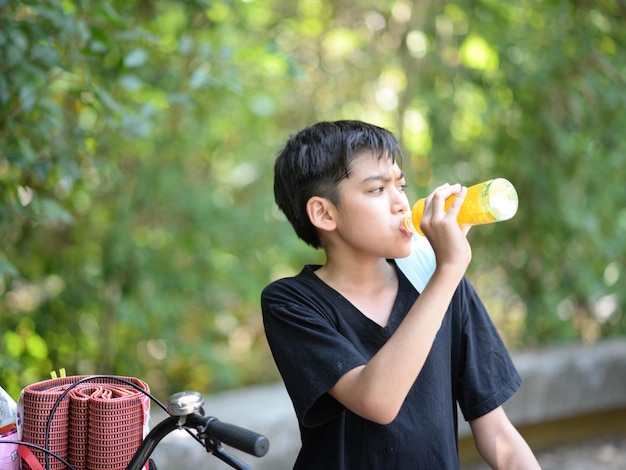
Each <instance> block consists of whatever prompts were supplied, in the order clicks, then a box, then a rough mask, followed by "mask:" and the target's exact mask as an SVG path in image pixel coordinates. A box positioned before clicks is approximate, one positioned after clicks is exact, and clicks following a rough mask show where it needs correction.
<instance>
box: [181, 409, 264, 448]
mask: <svg viewBox="0 0 626 470" xmlns="http://www.w3.org/2000/svg"><path fill="white" fill-rule="evenodd" d="M189 418H192V419H194V420H195V419H198V418H199V419H200V420H204V419H206V428H205V431H204V432H205V433H206V434H207V435H208V437H209V438H210V439H215V440H217V441H220V442H223V443H224V444H226V445H228V446H231V447H234V448H235V449H239V450H241V451H243V452H245V453H246V454H250V455H254V456H255V457H263V456H264V455H265V454H267V451H268V450H269V446H270V443H269V441H268V440H267V437H265V436H262V435H261V434H257V433H256V432H254V431H250V430H248V429H245V428H241V427H239V426H235V425H234V424H229V423H224V422H222V421H220V420H219V419H217V418H213V417H209V418H208V419H207V418H204V417H203V416H199V415H197V414H196V415H191V416H189V417H188V419H189Z"/></svg>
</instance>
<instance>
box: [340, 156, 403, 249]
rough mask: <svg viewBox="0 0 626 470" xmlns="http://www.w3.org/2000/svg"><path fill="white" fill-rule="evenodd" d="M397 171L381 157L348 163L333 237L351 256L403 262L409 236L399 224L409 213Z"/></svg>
mask: <svg viewBox="0 0 626 470" xmlns="http://www.w3.org/2000/svg"><path fill="white" fill-rule="evenodd" d="M405 188H406V183H405V179H404V173H403V172H402V170H401V169H400V167H399V166H398V165H397V164H396V163H394V162H392V161H391V159H389V158H386V157H385V156H383V157H382V158H378V156H377V155H374V154H372V153H371V152H364V153H362V154H360V155H358V156H356V157H355V158H354V160H353V161H352V165H351V169H350V175H349V177H348V178H345V179H344V180H342V181H341V182H340V183H339V190H340V194H341V202H340V205H339V207H337V211H338V218H337V234H338V235H339V236H340V239H341V240H343V243H344V244H346V245H347V246H346V247H347V248H352V249H353V250H355V254H361V255H373V256H376V257H382V258H403V257H405V256H408V255H409V254H410V252H411V239H412V237H413V234H412V233H411V232H409V231H408V230H406V228H405V227H404V224H403V220H404V216H405V214H406V213H407V212H408V211H410V206H409V201H408V199H407V196H406V194H405Z"/></svg>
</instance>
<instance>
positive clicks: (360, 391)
mask: <svg viewBox="0 0 626 470" xmlns="http://www.w3.org/2000/svg"><path fill="white" fill-rule="evenodd" d="M465 193H466V191H465V189H464V188H463V189H461V187H460V186H458V185H455V186H448V185H444V186H442V187H440V188H438V189H437V190H435V191H434V192H433V194H431V196H429V198H427V200H426V204H425V210H424V217H423V218H422V224H421V228H422V230H423V231H424V233H425V234H426V236H427V237H428V239H429V241H430V242H431V245H432V247H433V250H434V251H435V255H436V257H437V268H436V269H435V272H434V273H433V276H432V277H431V279H430V281H429V283H428V285H427V286H426V287H425V288H424V291H423V292H422V293H421V294H420V296H419V297H418V299H417V301H416V302H415V304H414V305H413V307H412V308H411V310H410V311H409V312H408V314H407V315H406V317H405V319H404V321H403V322H402V324H401V325H400V326H399V327H398V329H397V330H396V332H395V333H394V334H393V336H392V337H391V338H390V339H389V341H387V343H386V344H385V345H384V346H383V347H382V348H381V349H380V351H378V353H376V355H374V357H372V359H371V360H370V361H369V362H368V363H367V364H366V365H364V366H360V367H356V368H354V369H352V370H350V371H349V372H347V373H346V374H344V375H343V376H342V377H341V378H340V379H339V380H338V382H337V383H336V384H335V386H334V387H333V388H331V389H330V390H329V393H330V395H332V396H333V397H334V398H335V399H336V400H338V401H339V402H340V403H342V404H343V405H344V406H345V407H346V408H348V409H350V410H351V411H352V412H354V413H356V414H358V415H359V416H361V417H364V418H366V419H369V420H370V421H374V422H376V423H379V424H388V423H390V422H391V421H393V420H394V419H395V417H396V416H397V414H398V412H399V410H400V407H401V406H402V404H403V403H404V400H405V399H406V396H407V394H408V393H409V390H410V388H411V387H412V385H413V383H414V382H415V380H416V378H417V376H418V375H419V373H420V372H421V370H422V366H423V365H424V363H425V362H426V358H427V357H428V354H429V353H430V350H431V347H432V344H433V341H434V339H435V336H436V334H437V331H438V330H439V327H440V325H441V322H442V321H443V317H444V316H445V314H446V311H447V310H448V305H449V304H450V301H451V300H452V297H453V295H454V292H455V291H456V288H457V286H458V284H459V282H460V281H461V279H462V278H463V275H464V274H465V270H466V269H467V265H468V264H469V261H470V259H471V248H470V246H469V243H468V241H467V238H466V234H467V230H462V229H460V228H459V226H458V225H457V222H456V216H457V214H458V211H459V208H460V206H461V205H462V204H463V200H464V199H465ZM451 194H458V196H457V198H456V199H455V200H454V202H453V204H452V205H451V206H450V208H449V210H448V211H447V212H446V211H445V210H444V201H445V199H447V198H448V197H449V196H450V195H451Z"/></svg>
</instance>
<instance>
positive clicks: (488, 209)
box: [404, 178, 518, 235]
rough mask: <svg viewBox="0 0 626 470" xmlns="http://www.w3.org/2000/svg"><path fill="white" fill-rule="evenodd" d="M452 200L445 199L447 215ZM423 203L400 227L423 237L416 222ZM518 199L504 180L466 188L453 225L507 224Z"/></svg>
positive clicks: (420, 217) (453, 197)
mask: <svg viewBox="0 0 626 470" xmlns="http://www.w3.org/2000/svg"><path fill="white" fill-rule="evenodd" d="M455 198H456V196H451V197H449V198H448V199H446V202H445V204H444V208H445V210H446V211H447V210H448V209H449V208H450V205H451V204H452V202H453V201H454V199H455ZM424 202H425V199H420V200H419V201H417V202H416V203H415V204H414V205H413V209H412V210H411V213H410V214H407V215H406V217H405V219H404V226H405V227H406V228H407V229H408V230H410V231H412V232H414V233H419V234H420V235H424V234H423V233H422V231H421V230H420V228H419V226H420V222H421V220H422V214H423V213H424ZM517 206H518V197H517V191H515V187H514V186H513V185H512V184H511V182H510V181H508V180H506V179H504V178H496V179H492V180H489V181H485V182H483V183H479V184H475V185H474V186H470V187H469V188H467V195H466V196H465V201H464V202H463V205H462V206H461V210H460V211H459V215H458V217H457V221H458V223H459V226H461V227H462V226H464V225H483V224H489V223H492V222H501V221H503V220H509V219H510V218H512V217H513V216H514V215H515V213H516V212H517Z"/></svg>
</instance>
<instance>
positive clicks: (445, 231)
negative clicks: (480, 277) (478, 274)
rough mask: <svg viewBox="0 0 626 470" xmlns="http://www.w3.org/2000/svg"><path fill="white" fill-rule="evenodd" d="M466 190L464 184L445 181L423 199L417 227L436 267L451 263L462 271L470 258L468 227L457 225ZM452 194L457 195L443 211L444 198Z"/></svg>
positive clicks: (449, 265) (448, 265) (444, 266)
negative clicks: (424, 239) (426, 242)
mask: <svg viewBox="0 0 626 470" xmlns="http://www.w3.org/2000/svg"><path fill="white" fill-rule="evenodd" d="M466 194H467V188H465V187H464V186H461V185H460V184H454V185H450V184H448V183H446V184H443V185H441V186H439V187H438V188H436V189H435V190H434V191H433V192H432V193H431V194H430V195H429V196H428V197H427V198H426V201H425V203H424V214H423V216H422V221H421V223H420V229H421V230H422V232H423V233H424V235H426V238H428V241H429V242H430V244H431V246H432V247H433V250H434V252H435V256H436V258H437V268H448V267H450V268H453V269H455V270H460V271H461V272H462V273H465V270H466V269H467V266H468V265H469V263H470V261H471V259H472V248H471V246H470V244H469V242H468V240H467V233H468V232H469V229H470V228H471V227H469V226H465V227H459V225H458V222H457V216H458V215H459V210H460V209H461V206H462V205H463V202H464V201H465V195H466ZM453 195H456V198H455V199H454V202H453V203H452V204H451V205H450V208H449V209H448V210H447V211H446V210H445V208H444V205H445V201H446V199H448V198H449V197H450V196H453Z"/></svg>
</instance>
